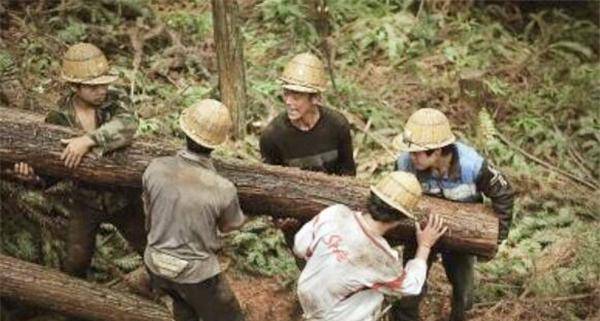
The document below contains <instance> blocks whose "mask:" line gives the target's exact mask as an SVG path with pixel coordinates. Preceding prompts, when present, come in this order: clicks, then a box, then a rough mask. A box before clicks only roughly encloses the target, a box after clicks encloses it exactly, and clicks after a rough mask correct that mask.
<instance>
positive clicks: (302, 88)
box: [281, 84, 319, 94]
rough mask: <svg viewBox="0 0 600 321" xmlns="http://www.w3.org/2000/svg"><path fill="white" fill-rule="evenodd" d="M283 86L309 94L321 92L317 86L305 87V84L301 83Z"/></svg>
mask: <svg viewBox="0 0 600 321" xmlns="http://www.w3.org/2000/svg"><path fill="white" fill-rule="evenodd" d="M281 87H282V88H283V89H287V90H291V91H295V92H300V93H307V94H316V93H318V92H319V91H318V90H317V89H315V88H310V87H305V86H301V85H293V84H283V85H282V86H281Z"/></svg>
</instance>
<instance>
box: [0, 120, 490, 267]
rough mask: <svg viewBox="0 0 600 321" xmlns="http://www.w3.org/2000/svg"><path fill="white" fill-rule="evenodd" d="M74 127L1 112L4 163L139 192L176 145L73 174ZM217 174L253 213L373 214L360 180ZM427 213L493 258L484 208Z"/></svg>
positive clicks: (408, 229) (155, 146)
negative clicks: (153, 165)
mask: <svg viewBox="0 0 600 321" xmlns="http://www.w3.org/2000/svg"><path fill="white" fill-rule="evenodd" d="M73 135H74V132H73V131H71V130H70V129H68V128H64V127H60V126H55V125H49V124H44V123H43V122H42V118H41V117H40V116H39V115H35V114H31V113H26V112H23V111H19V110H15V109H7V108H0V137H1V139H0V160H2V162H4V163H14V162H18V161H26V162H29V163H30V164H31V165H33V166H34V167H35V168H36V170H37V172H39V173H43V174H46V175H50V176H55V177H71V178H76V179H79V180H81V181H85V182H88V183H92V184H98V185H106V186H115V185H116V186H126V187H134V188H139V187H140V185H141V175H142V173H143V171H144V169H145V168H146V166H147V165H148V163H149V162H150V161H151V160H152V159H153V158H155V157H157V156H161V155H172V154H173V153H174V151H175V150H176V148H175V147H174V146H173V145H172V144H169V143H168V142H166V141H159V142H153V143H152V144H149V143H145V142H135V143H134V144H133V145H132V146H131V147H129V148H126V149H124V150H121V151H118V152H115V153H112V154H110V155H106V156H104V157H102V158H99V159H91V158H89V157H86V158H85V159H84V160H83V161H82V163H81V164H80V165H79V167H78V168H77V170H74V171H71V170H68V169H66V168H65V167H64V166H63V165H62V162H61V161H60V159H59V156H60V153H61V151H62V146H61V145H60V143H59V141H60V138H64V137H71V136H73ZM215 166H216V168H217V170H218V172H219V173H220V174H221V175H223V176H224V177H226V178H228V179H230V180H231V181H232V182H233V183H234V184H235V185H236V186H237V188H238V193H239V196H240V201H241V205H242V208H243V209H244V211H245V212H246V213H248V214H259V215H260V214H267V215H272V216H276V217H295V218H298V219H301V220H303V221H306V220H308V219H310V218H312V217H313V216H314V215H316V214H317V213H319V212H320V211H321V210H323V209H324V208H325V207H327V206H329V205H332V204H336V203H339V204H345V205H347V206H348V207H350V208H352V209H355V210H358V211H363V212H366V211H367V208H366V205H367V200H368V197H369V188H368V185H366V184H365V183H364V182H360V181H358V180H356V179H353V178H347V177H335V176H329V175H325V174H321V173H314V172H307V171H301V170H297V169H293V168H283V167H279V166H268V165H263V164H251V163H248V162H246V161H240V160H234V159H215ZM419 208H420V211H419V212H420V213H428V212H431V213H437V214H440V215H441V216H443V217H444V218H445V219H446V221H447V224H448V226H449V231H448V233H447V234H446V235H445V236H444V237H443V238H442V240H441V241H440V244H439V247H440V248H444V249H451V250H455V251H460V252H466V253H472V254H475V255H478V256H481V257H484V258H490V257H493V256H494V254H495V253H496V250H497V244H496V241H497V237H498V219H497V218H496V217H495V216H494V215H493V214H492V212H491V210H490V209H489V208H487V207H485V206H483V205H481V204H465V203H455V202H449V201H445V200H442V199H438V198H432V197H424V199H423V201H422V202H421V203H420V205H419ZM390 237H391V238H394V239H399V240H402V241H414V224H413V222H411V221H410V220H408V219H407V220H405V221H403V222H402V224H401V225H400V227H399V228H398V229H396V230H394V231H392V232H391V233H390Z"/></svg>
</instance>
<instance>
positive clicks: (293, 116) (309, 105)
mask: <svg viewBox="0 0 600 321" xmlns="http://www.w3.org/2000/svg"><path fill="white" fill-rule="evenodd" d="M314 99H315V97H314V95H311V94H308V93H302V92H297V91H292V90H288V89H284V90H283V101H284V102H285V106H286V108H287V115H288V118H289V119H290V120H298V119H300V118H302V117H304V116H305V115H306V114H307V113H309V112H312V110H313V108H316V105H315V102H314Z"/></svg>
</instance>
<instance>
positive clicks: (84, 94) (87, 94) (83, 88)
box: [76, 84, 108, 107]
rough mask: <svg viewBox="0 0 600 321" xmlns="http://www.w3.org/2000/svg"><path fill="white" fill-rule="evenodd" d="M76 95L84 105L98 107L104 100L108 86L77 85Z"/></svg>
mask: <svg viewBox="0 0 600 321" xmlns="http://www.w3.org/2000/svg"><path fill="white" fill-rule="evenodd" d="M76 88H77V89H76V95H77V96H78V97H79V98H80V99H81V100H83V101H85V102H86V103H88V104H90V105H92V106H95V107H100V106H101V105H102V104H103V103H104V101H105V100H106V96H107V94H108V85H107V84H103V85H83V84H82V85H79V86H78V87H76Z"/></svg>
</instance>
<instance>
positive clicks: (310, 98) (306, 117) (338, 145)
mask: <svg viewBox="0 0 600 321" xmlns="http://www.w3.org/2000/svg"><path fill="white" fill-rule="evenodd" d="M280 79H281V81H282V82H283V86H282V87H283V97H284V102H285V105H286V111H285V112H283V113H281V114H279V115H278V116H277V117H276V118H275V119H274V120H273V121H272V122H271V123H270V124H269V125H268V126H267V128H266V129H265V130H264V131H263V133H262V135H261V137H260V153H261V155H262V158H263V161H264V162H265V163H267V164H272V165H281V166H290V167H298V168H301V169H304V170H311V171H317V172H323V173H327V174H335V175H347V176H354V175H356V164H355V163H354V158H353V156H352V137H351V136H350V125H349V123H348V120H346V118H345V117H344V116H343V115H342V114H340V113H339V112H337V111H334V110H332V109H329V108H327V107H324V106H321V104H320V100H321V93H322V92H323V91H324V90H325V86H326V83H327V80H326V79H325V70H324V67H323V63H322V62H321V61H320V60H319V58H317V57H316V56H314V55H312V54H310V53H303V54H299V55H297V56H295V57H294V58H293V59H292V60H291V61H290V62H289V63H288V65H287V66H286V68H285V70H284V71H283V75H282V77H281V78H280Z"/></svg>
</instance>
